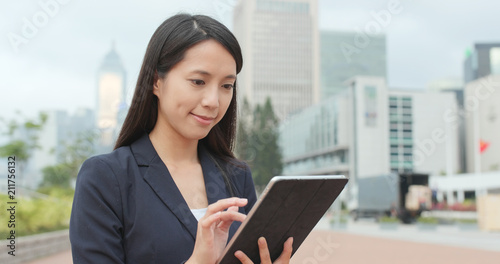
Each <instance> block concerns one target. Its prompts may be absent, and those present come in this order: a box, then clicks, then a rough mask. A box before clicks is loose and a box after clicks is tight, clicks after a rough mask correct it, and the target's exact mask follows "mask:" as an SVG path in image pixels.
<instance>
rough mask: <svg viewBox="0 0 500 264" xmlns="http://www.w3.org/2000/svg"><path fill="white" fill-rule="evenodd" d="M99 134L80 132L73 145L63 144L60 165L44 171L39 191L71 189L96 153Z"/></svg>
mask: <svg viewBox="0 0 500 264" xmlns="http://www.w3.org/2000/svg"><path fill="white" fill-rule="evenodd" d="M97 138H98V134H97V133H96V132H95V131H86V132H80V133H78V134H77V135H76V137H75V138H74V139H73V140H71V143H68V142H62V144H63V146H64V147H63V151H62V152H61V153H60V155H59V161H60V162H59V163H58V164H56V165H52V166H47V167H45V168H43V169H42V174H43V180H42V183H41V184H40V186H39V189H47V188H50V187H61V188H70V185H71V180H72V179H75V178H76V176H77V174H78V171H79V170H80V166H81V165H82V163H83V162H84V161H85V160H86V159H88V158H89V157H90V156H91V155H93V154H94V153H95V148H94V146H95V142H96V140H97Z"/></svg>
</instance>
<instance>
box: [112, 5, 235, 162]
mask: <svg viewBox="0 0 500 264" xmlns="http://www.w3.org/2000/svg"><path fill="white" fill-rule="evenodd" d="M208 39H213V40H216V41H217V42H219V43H220V44H221V45H222V46H224V47H225V48H226V49H227V51H228V52H229V53H230V54H231V55H232V56H233V58H234V60H235V62H236V73H239V72H240V71H241V67H242V65H243V57H242V55H241V49H240V45H239V44H238V41H237V40H236V38H235V37H234V35H233V34H232V33H231V31H229V29H228V28H227V27H226V26H224V25H223V24H221V23H220V22H218V21H216V20H215V19H213V18H211V17H208V16H204V15H188V14H178V15H175V16H173V17H170V18H168V19H167V20H165V21H164V22H163V23H162V24H161V25H160V26H159V27H158V29H156V31H155V33H154V34H153V36H152V37H151V40H150V41H149V44H148V48H147V50H146V54H145V55H144V61H143V63H142V67H141V71H140V73H139V78H138V79H137V85H136V87H135V92H134V97H133V98H132V103H131V106H130V109H129V111H128V114H127V117H126V118H125V121H124V123H123V126H122V129H121V131H120V135H119V136H118V140H117V142H116V145H115V149H117V148H119V147H121V146H127V145H130V144H132V142H134V141H135V140H137V139H138V138H139V137H141V136H142V135H143V134H144V133H150V132H151V130H153V128H154V126H155V124H156V120H157V118H158V98H157V97H156V95H154V94H153V84H154V82H155V81H156V80H158V78H163V77H164V76H165V75H166V74H167V73H168V71H169V70H170V69H171V68H172V67H173V66H174V65H175V64H177V63H178V62H180V61H181V60H182V59H183V58H184V54H185V53H186V50H187V49H189V48H190V47H191V46H193V45H195V44H197V43H199V42H201V41H204V40H208ZM236 111H237V107H236V83H235V85H234V90H233V97H232V99H231V103H230V104H229V107H228V109H227V111H226V114H225V115H224V117H223V118H222V119H221V120H220V122H219V123H218V124H217V125H215V126H214V127H213V128H212V129H211V130H210V132H209V133H208V135H207V136H206V137H205V138H203V139H201V140H200V144H203V145H204V146H205V147H206V148H208V150H209V152H210V153H212V154H214V155H215V156H216V157H217V158H219V159H223V160H226V161H228V160H231V159H233V158H234V154H233V151H232V150H233V146H234V138H235V134H236V115H237V113H236Z"/></svg>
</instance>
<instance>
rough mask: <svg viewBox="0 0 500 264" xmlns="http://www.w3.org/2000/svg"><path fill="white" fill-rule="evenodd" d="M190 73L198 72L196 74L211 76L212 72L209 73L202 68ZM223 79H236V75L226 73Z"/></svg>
mask: <svg viewBox="0 0 500 264" xmlns="http://www.w3.org/2000/svg"><path fill="white" fill-rule="evenodd" d="M191 73H198V74H201V75H207V76H211V75H212V74H210V73H209V72H207V71H204V70H194V71H192V72H191ZM224 78H225V79H236V75H234V74H229V75H227V76H226V77H224Z"/></svg>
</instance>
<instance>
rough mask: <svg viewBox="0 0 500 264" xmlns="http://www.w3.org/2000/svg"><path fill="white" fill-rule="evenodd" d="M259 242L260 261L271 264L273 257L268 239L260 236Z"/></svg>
mask: <svg viewBox="0 0 500 264" xmlns="http://www.w3.org/2000/svg"><path fill="white" fill-rule="evenodd" d="M257 243H258V244H259V255H260V263H262V264H271V257H270V256H269V249H268V248H267V241H266V239H265V238H264V237H260V238H259V241H257Z"/></svg>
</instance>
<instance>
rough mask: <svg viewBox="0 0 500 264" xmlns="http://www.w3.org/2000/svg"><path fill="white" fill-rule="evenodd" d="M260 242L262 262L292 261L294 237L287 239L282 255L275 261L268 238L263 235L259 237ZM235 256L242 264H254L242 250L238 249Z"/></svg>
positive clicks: (285, 262) (281, 263) (285, 263)
mask: <svg viewBox="0 0 500 264" xmlns="http://www.w3.org/2000/svg"><path fill="white" fill-rule="evenodd" d="M258 244H259V253H260V263H261V264H271V263H274V264H288V263H290V258H291V257H292V250H293V248H292V245H293V238H292V237H290V238H288V239H287V240H286V241H285V244H284V245H283V252H281V255H280V256H279V258H278V259H276V261H275V262H271V256H270V255H269V249H268V248H267V242H266V239H265V238H263V237H261V238H259V241H258ZM234 256H235V257H236V258H238V259H239V260H240V261H241V263H242V264H253V262H252V260H251V259H250V258H248V256H247V255H245V253H243V252H242V251H241V250H238V251H236V252H235V253H234Z"/></svg>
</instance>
